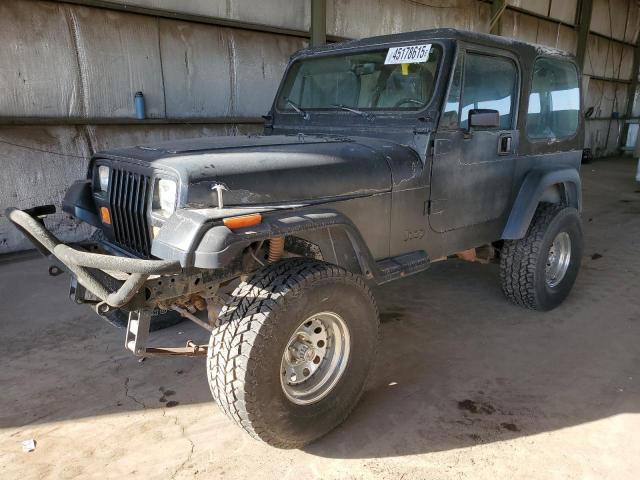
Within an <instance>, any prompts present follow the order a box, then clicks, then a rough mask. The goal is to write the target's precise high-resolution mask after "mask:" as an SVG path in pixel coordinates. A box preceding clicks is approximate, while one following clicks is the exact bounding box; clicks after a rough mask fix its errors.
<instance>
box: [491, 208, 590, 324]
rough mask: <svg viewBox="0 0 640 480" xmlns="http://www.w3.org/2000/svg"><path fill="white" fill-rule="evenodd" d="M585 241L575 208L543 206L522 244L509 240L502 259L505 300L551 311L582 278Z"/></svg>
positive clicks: (534, 308)
mask: <svg viewBox="0 0 640 480" xmlns="http://www.w3.org/2000/svg"><path fill="white" fill-rule="evenodd" d="M582 249H583V238H582V226H581V222H580V215H579V214H578V211H577V210H576V209H575V208H571V207H566V206H563V205H558V204H552V203H541V204H540V206H539V207H538V209H537V210H536V213H535V215H534V217H533V220H532V221H531V225H530V226H529V230H528V231H527V234H526V235H525V237H524V238H522V239H520V240H506V241H505V242H504V245H503V248H502V252H501V256H500V279H501V282H502V291H503V292H504V294H505V296H506V297H507V298H508V299H509V300H511V301H512V302H513V303H515V304H516V305H521V306H523V307H526V308H530V309H533V310H542V311H547V310H551V309H553V308H555V307H557V306H558V305H560V304H561V303H562V302H563V301H564V299H565V298H567V296H568V295H569V292H570V291H571V288H572V287H573V284H574V282H575V280H576V277H577V276H578V270H579V269H580V261H581V259H582Z"/></svg>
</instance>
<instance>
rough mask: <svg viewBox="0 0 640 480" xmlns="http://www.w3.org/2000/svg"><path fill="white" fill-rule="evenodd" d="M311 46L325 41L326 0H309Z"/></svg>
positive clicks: (322, 43)
mask: <svg viewBox="0 0 640 480" xmlns="http://www.w3.org/2000/svg"><path fill="white" fill-rule="evenodd" d="M310 37H311V46H312V47H315V46H318V45H324V44H325V43H327V2H326V0H311V32H310Z"/></svg>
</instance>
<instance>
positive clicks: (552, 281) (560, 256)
mask: <svg viewBox="0 0 640 480" xmlns="http://www.w3.org/2000/svg"><path fill="white" fill-rule="evenodd" d="M569 263H571V237H569V234H568V233H567V232H560V233H558V235H556V238H554V239H553V243H552V244H551V248H550V249H549V255H548V257H547V265H546V268H545V277H546V281H547V285H548V286H549V287H551V288H553V287H556V286H557V285H558V284H559V283H560V282H561V281H562V279H563V278H564V276H565V274H566V273H567V269H568V268H569Z"/></svg>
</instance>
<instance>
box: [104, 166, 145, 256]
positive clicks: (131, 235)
mask: <svg viewBox="0 0 640 480" xmlns="http://www.w3.org/2000/svg"><path fill="white" fill-rule="evenodd" d="M150 185H151V179H150V177H148V176H146V175H142V174H139V173H135V172H130V171H127V170H121V169H116V168H111V178H110V180H109V205H110V207H111V212H112V216H113V231H114V237H115V243H116V244H117V245H119V246H120V247H123V248H125V249H126V250H129V251H131V252H133V253H136V254H138V255H140V256H142V257H145V258H149V257H150V255H151V241H150V237H149V223H148V221H147V211H148V209H147V207H148V206H149V197H150V195H149V193H150V190H151V189H150Z"/></svg>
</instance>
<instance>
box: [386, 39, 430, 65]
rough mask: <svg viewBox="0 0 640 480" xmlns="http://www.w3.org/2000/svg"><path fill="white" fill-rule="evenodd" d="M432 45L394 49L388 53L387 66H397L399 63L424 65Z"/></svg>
mask: <svg viewBox="0 0 640 480" xmlns="http://www.w3.org/2000/svg"><path fill="white" fill-rule="evenodd" d="M430 51H431V44H430V43H427V44H425V45H407V46H405V47H393V48H390V49H389V51H388V52H387V58H386V59H385V60H384V64H385V65H395V64H398V63H423V62H426V61H427V59H428V58H429V52H430Z"/></svg>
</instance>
